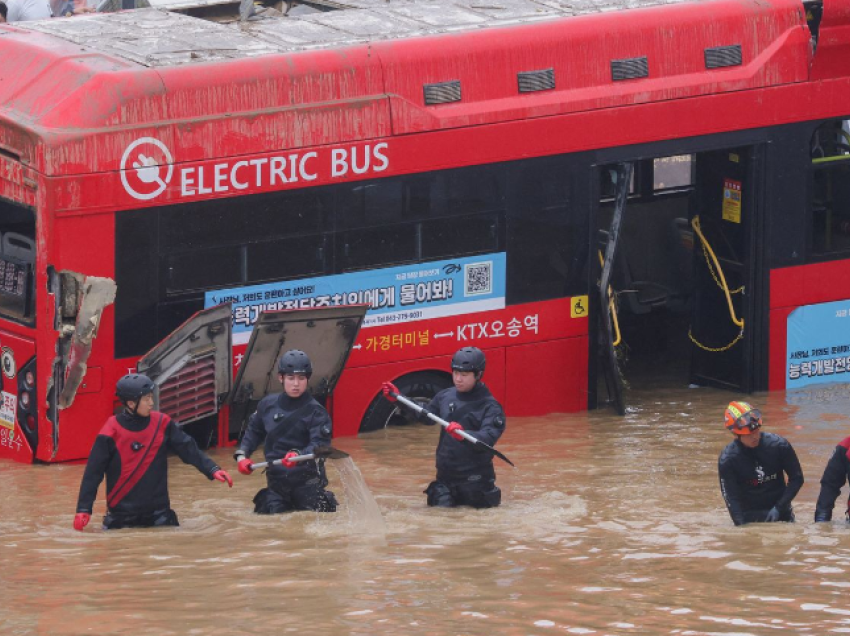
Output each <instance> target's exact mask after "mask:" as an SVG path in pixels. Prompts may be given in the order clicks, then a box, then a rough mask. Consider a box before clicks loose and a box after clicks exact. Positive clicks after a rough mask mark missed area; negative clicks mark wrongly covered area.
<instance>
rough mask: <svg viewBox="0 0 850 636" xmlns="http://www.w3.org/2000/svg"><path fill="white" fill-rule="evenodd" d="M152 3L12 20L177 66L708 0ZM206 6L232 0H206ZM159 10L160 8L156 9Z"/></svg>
mask: <svg viewBox="0 0 850 636" xmlns="http://www.w3.org/2000/svg"><path fill="white" fill-rule="evenodd" d="M148 2H149V3H150V5H151V7H153V9H148V10H138V11H129V12H121V13H117V14H116V13H108V14H95V15H92V16H81V17H79V18H75V19H73V20H46V21H41V22H33V23H26V24H17V25H16V26H17V27H19V28H24V29H29V30H32V31H39V32H41V33H47V34H50V35H53V36H55V37H57V38H61V39H63V40H66V41H68V42H72V43H74V44H78V45H82V46H85V47H86V48H87V49H92V50H95V51H98V52H100V53H103V54H106V55H110V56H115V57H119V58H122V59H125V60H130V61H132V62H136V63H137V64H141V65H143V66H148V67H161V66H176V65H181V64H193V63H198V62H201V61H205V62H210V61H217V60H227V59H236V58H245V57H255V56H258V55H267V54H270V53H293V52H298V51H307V50H313V49H319V48H332V47H341V46H350V45H355V44H362V43H366V42H374V41H379V40H398V39H407V38H413V37H420V36H433V35H439V34H449V33H458V32H463V31H476V30H480V29H483V28H492V27H508V26H514V25H521V24H529V23H533V22H538V21H544V20H554V19H559V18H567V17H576V16H583V15H589V14H599V13H605V12H612V11H613V12H627V11H634V10H636V9H642V8H647V7H653V6H658V5H671V4H678V3H701V4H709V3H711V2H712V0H569V2H567V1H566V0H497V1H491V0H487V1H486V2H482V1H481V0H354V1H347V2H344V3H343V2H327V3H325V4H327V5H329V6H333V7H337V8H339V9H341V10H336V11H328V12H320V13H313V14H309V15H304V16H300V17H284V16H280V14H278V16H280V17H277V16H274V15H272V16H267V15H266V14H265V13H263V14H262V17H260V18H259V19H255V20H249V21H246V22H240V21H239V20H238V19H232V20H229V21H218V20H215V21H213V20H204V19H201V18H195V17H191V16H189V15H183V14H181V13H179V11H181V10H191V9H193V8H197V7H198V6H200V5H201V3H199V2H198V0H148ZM202 4H203V5H207V6H209V5H212V4H233V1H232V0H203V3H202ZM156 9H159V10H156Z"/></svg>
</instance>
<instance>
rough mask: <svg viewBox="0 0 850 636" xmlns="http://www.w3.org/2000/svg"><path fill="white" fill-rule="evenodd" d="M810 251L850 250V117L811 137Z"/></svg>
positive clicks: (840, 254)
mask: <svg viewBox="0 0 850 636" xmlns="http://www.w3.org/2000/svg"><path fill="white" fill-rule="evenodd" d="M810 152H811V160H812V192H811V210H812V212H811V214H812V217H811V223H812V233H811V237H812V239H811V252H812V254H813V255H816V256H817V257H819V260H820V259H823V258H846V257H847V253H848V252H850V120H848V119H835V120H830V121H827V122H824V123H823V124H821V125H820V126H819V127H818V128H817V129H816V130H815V132H814V134H813V135H812V139H811V147H810Z"/></svg>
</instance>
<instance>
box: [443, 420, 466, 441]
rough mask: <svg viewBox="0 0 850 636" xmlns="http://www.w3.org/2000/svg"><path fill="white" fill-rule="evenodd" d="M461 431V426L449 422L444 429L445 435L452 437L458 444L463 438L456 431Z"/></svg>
mask: <svg viewBox="0 0 850 636" xmlns="http://www.w3.org/2000/svg"><path fill="white" fill-rule="evenodd" d="M462 430H463V426H461V425H460V424H458V423H457V422H449V425H448V426H447V427H446V433H448V434H449V435H451V436H452V437H454V438H455V439H456V440H457V441H459V442H462V441H463V437H462V436H461V435H460V434H459V433H458V432H457V431H462Z"/></svg>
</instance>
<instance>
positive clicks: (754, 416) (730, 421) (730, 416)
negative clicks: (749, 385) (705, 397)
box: [725, 402, 761, 435]
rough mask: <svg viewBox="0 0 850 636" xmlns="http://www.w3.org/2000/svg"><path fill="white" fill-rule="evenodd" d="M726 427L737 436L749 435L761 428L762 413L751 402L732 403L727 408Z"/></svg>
mask: <svg viewBox="0 0 850 636" xmlns="http://www.w3.org/2000/svg"><path fill="white" fill-rule="evenodd" d="M725 426H726V428H727V429H728V430H730V431H732V432H733V433H735V434H737V435H749V434H750V433H752V432H753V431H757V430H758V429H760V428H761V411H759V410H758V409H754V408H753V406H752V404H750V403H749V402H730V403H729V406H727V407H726V423H725Z"/></svg>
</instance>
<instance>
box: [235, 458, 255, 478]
mask: <svg viewBox="0 0 850 636" xmlns="http://www.w3.org/2000/svg"><path fill="white" fill-rule="evenodd" d="M236 467H237V468H238V469H239V472H240V473H242V474H243V475H250V474H251V473H253V472H254V462H252V461H251V460H250V459H248V458H247V457H243V458H242V459H240V460H239V463H238V464H236Z"/></svg>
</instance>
